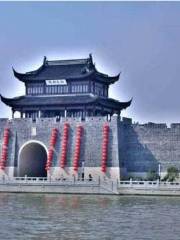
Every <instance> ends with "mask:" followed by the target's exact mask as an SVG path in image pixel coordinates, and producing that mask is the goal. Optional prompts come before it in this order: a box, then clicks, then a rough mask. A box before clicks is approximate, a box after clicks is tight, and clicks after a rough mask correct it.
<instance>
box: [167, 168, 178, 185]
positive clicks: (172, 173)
mask: <svg viewBox="0 0 180 240" xmlns="http://www.w3.org/2000/svg"><path fill="white" fill-rule="evenodd" d="M178 177H179V171H178V169H177V168H176V167H174V166H171V167H169V168H168V169H167V174H166V176H165V177H164V180H165V181H169V182H173V181H174V180H175V179H176V178H178Z"/></svg>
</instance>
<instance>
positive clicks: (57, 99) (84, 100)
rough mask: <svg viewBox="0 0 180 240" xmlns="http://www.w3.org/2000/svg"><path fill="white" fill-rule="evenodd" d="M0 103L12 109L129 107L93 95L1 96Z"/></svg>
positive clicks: (126, 104)
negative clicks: (94, 105)
mask: <svg viewBox="0 0 180 240" xmlns="http://www.w3.org/2000/svg"><path fill="white" fill-rule="evenodd" d="M1 101H2V102H3V103H5V104H6V105H8V106H10V107H12V108H23V107H31V106H32V107H35V106H39V107H41V106H60V105H61V106H67V105H70V106H75V105H88V104H91V105H92V104H93V103H95V104H97V105H100V106H102V107H107V108H112V109H115V110H119V111H121V110H122V109H126V108H127V107H129V106H130V105H131V100H130V101H128V102H119V101H117V100H114V99H112V98H104V97H99V96H96V95H93V94H82V95H75V94H74V95H73V94H71V95H61V96H57V95H56V96H50V95H49V96H20V97H15V98H5V97H3V96H1Z"/></svg>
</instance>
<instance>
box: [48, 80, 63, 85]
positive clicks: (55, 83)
mask: <svg viewBox="0 0 180 240" xmlns="http://www.w3.org/2000/svg"><path fill="white" fill-rule="evenodd" d="M46 85H67V82H66V80H65V79H55V80H46Z"/></svg>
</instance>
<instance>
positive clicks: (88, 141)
mask: <svg viewBox="0 0 180 240" xmlns="http://www.w3.org/2000/svg"><path fill="white" fill-rule="evenodd" d="M65 122H68V123H69V126H70V127H69V138H68V150H67V164H66V167H72V166H73V156H74V149H75V139H76V129H77V126H79V125H81V126H82V127H83V134H82V141H81V152H80V161H79V166H80V167H81V166H82V162H84V167H100V166H101V146H102V129H103V125H104V124H108V125H109V127H110V132H109V148H108V162H107V167H119V149H118V141H119V138H118V131H117V128H118V119H117V117H112V119H111V121H108V122H107V119H106V118H103V117H93V118H90V117H89V118H86V120H85V121H81V120H80V119H79V118H67V119H64V118H62V119H60V121H57V120H56V119H55V118H39V119H36V121H32V119H28V118H27V119H18V118H17V119H16V118H15V119H12V120H8V119H0V153H1V151H2V144H3V131H4V128H5V127H9V128H10V141H9V144H8V159H7V163H6V167H15V168H18V165H19V154H20V151H21V150H22V149H23V146H25V145H26V144H28V142H31V141H39V142H40V143H41V144H43V145H44V147H45V148H46V150H47V151H48V149H49V140H50V136H51V131H52V129H53V128H57V129H58V138H57V142H56V146H55V151H54V155H53V162H52V167H58V166H59V161H60V156H61V144H62V136H63V126H64V123H65ZM34 131H35V133H34Z"/></svg>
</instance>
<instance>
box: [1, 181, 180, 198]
mask: <svg viewBox="0 0 180 240" xmlns="http://www.w3.org/2000/svg"><path fill="white" fill-rule="evenodd" d="M0 192H11V193H58V194H108V195H142V196H143V195H144V196H146V195H147V196H153V195H154V196H180V182H159V181H120V182H119V181H117V182H113V181H103V180H100V179H98V180H97V181H95V180H93V181H89V180H75V179H72V180H51V179H47V178H13V179H1V180H0Z"/></svg>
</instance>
